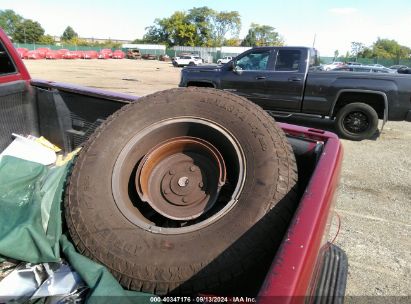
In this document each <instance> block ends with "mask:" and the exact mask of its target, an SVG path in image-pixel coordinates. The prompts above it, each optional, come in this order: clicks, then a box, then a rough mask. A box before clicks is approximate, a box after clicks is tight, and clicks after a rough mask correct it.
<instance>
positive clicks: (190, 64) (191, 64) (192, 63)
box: [188, 61, 196, 66]
mask: <svg viewBox="0 0 411 304" xmlns="http://www.w3.org/2000/svg"><path fill="white" fill-rule="evenodd" d="M195 65H196V64H195V63H194V62H192V61H191V62H190V63H189V64H188V66H195Z"/></svg>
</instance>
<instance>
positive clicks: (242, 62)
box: [236, 51, 270, 71]
mask: <svg viewBox="0 0 411 304" xmlns="http://www.w3.org/2000/svg"><path fill="white" fill-rule="evenodd" d="M269 58H270V51H265V52H252V53H248V54H247V55H245V56H244V57H241V58H240V59H238V60H237V62H236V68H238V69H241V70H244V71H258V70H268V59H269Z"/></svg>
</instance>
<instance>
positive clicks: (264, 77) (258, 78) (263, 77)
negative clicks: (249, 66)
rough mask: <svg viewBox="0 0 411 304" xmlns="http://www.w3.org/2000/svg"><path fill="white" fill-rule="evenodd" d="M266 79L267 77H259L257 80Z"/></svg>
mask: <svg viewBox="0 0 411 304" xmlns="http://www.w3.org/2000/svg"><path fill="white" fill-rule="evenodd" d="M265 78H266V77H265V76H257V77H256V78H255V79H257V80H262V79H265Z"/></svg>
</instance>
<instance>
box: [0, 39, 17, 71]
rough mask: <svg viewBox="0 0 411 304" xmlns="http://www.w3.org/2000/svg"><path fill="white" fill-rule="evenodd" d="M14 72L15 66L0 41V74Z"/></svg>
mask: <svg viewBox="0 0 411 304" xmlns="http://www.w3.org/2000/svg"><path fill="white" fill-rule="evenodd" d="M15 72H16V67H15V66H14V64H13V61H12V60H11V58H10V55H9V54H8V53H7V51H6V49H5V48H4V46H3V44H2V43H1V42H0V76H1V75H3V74H11V73H15Z"/></svg>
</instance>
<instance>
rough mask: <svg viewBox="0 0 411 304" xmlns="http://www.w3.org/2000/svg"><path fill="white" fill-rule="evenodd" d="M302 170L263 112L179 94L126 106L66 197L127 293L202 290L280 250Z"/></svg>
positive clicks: (88, 251)
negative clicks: (136, 291)
mask: <svg viewBox="0 0 411 304" xmlns="http://www.w3.org/2000/svg"><path fill="white" fill-rule="evenodd" d="M296 170H297V169H296V163H295V159H294V155H293V153H292V150H291V148H290V146H289V144H288V143H287V140H286V138H285V136H284V134H283V132H282V130H281V129H280V128H279V127H278V126H277V125H276V123H275V122H274V120H273V119H272V118H271V117H270V116H268V115H267V114H266V113H265V112H264V111H263V110H262V109H261V108H259V107H258V106H256V105H254V104H252V103H251V102H248V101H247V100H246V99H244V98H242V97H239V96H237V95H233V94H230V93H227V92H221V91H217V90H214V89H206V88H187V89H173V90H168V91H163V92H159V93H156V94H152V95H148V96H145V97H142V98H140V99H139V100H138V101H137V102H135V103H133V104H130V105H128V106H125V107H123V108H122V109H121V110H120V111H118V112H117V113H115V114H114V115H113V116H112V117H110V118H109V119H108V120H107V121H106V122H105V123H104V124H103V125H102V126H101V127H100V128H99V129H98V130H96V132H95V133H94V135H93V136H92V137H91V138H90V139H89V141H88V142H87V144H86V145H85V146H84V148H83V149H82V151H81V153H80V155H79V157H78V160H77V161H76V164H75V166H74V169H73V172H72V175H71V179H70V183H69V186H68V190H67V195H66V198H65V217H66V222H67V226H68V229H69V232H70V235H71V237H72V239H73V243H74V244H75V246H76V247H77V249H78V250H79V251H80V252H81V253H82V254H84V255H86V256H88V257H90V258H92V259H93V260H96V261H98V262H100V263H102V264H104V265H105V266H107V267H108V269H109V270H110V271H111V272H112V273H113V274H114V276H115V277H116V278H117V279H118V280H119V282H120V283H121V284H122V285H123V286H124V287H126V288H128V289H133V290H140V291H145V292H153V293H156V294H168V293H174V294H193V293H194V292H199V291H202V290H210V289H212V288H213V287H217V286H218V285H220V284H222V283H225V282H227V281H230V280H232V279H234V278H236V277H238V276H240V275H241V274H242V273H243V272H244V271H247V270H248V269H250V268H251V267H253V266H255V265H256V264H258V263H261V260H262V259H264V257H265V256H267V255H269V254H272V253H273V252H275V250H276V248H277V246H278V245H279V243H280V242H281V239H282V237H283V234H284V232H285V231H286V228H287V226H288V223H289V221H290V219H291V217H292V214H293V211H294V208H295V205H296V202H297V196H296V182H297V173H296Z"/></svg>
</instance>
